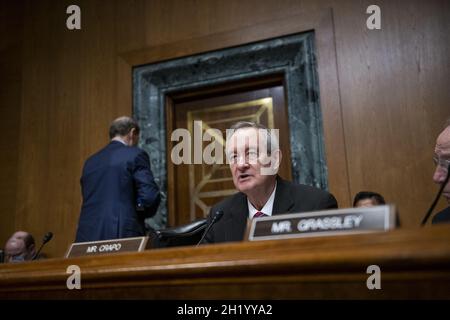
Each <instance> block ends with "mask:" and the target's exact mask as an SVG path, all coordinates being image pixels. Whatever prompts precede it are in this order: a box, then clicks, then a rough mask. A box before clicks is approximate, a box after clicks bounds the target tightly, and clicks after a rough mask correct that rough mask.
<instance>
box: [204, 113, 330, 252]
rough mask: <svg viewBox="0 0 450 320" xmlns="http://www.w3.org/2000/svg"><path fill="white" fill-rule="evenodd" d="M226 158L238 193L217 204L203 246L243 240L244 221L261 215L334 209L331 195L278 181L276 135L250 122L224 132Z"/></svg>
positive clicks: (236, 125)
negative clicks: (218, 216)
mask: <svg viewBox="0 0 450 320" xmlns="http://www.w3.org/2000/svg"><path fill="white" fill-rule="evenodd" d="M226 154H227V159H228V161H229V163H230V169H231V174H232V176H233V183H234V185H235V187H236V189H237V190H238V191H239V192H238V193H236V194H234V195H232V196H230V197H228V198H226V199H225V200H223V201H221V202H219V203H218V204H216V205H215V206H214V207H213V208H212V209H211V212H210V215H209V221H211V219H212V217H213V215H214V214H215V213H216V212H217V211H220V210H222V211H223V212H224V214H223V217H222V218H221V219H220V220H218V222H216V223H215V224H214V225H213V226H212V227H211V229H210V231H209V232H208V234H207V235H206V237H205V240H204V243H218V242H228V241H241V240H243V237H244V233H245V228H246V225H247V220H248V219H252V218H255V217H256V218H257V217H260V216H271V215H275V214H283V213H289V212H291V213H298V212H305V211H315V210H324V209H331V208H337V202H336V199H335V198H334V197H333V195H331V194H330V193H328V192H326V191H323V190H320V189H317V188H314V187H310V186H306V185H296V184H293V183H290V182H288V181H285V180H283V179H281V178H280V177H279V176H278V175H277V172H278V168H279V165H280V162H281V150H280V149H279V146H278V139H277V137H276V135H274V134H273V132H272V133H271V132H270V130H268V129H267V128H266V127H264V126H262V125H260V124H255V123H253V122H238V123H236V124H235V125H233V126H232V128H231V130H229V131H228V132H227V143H226Z"/></svg>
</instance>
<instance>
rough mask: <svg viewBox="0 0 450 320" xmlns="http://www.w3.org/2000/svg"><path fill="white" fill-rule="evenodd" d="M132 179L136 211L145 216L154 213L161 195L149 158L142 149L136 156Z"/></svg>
mask: <svg viewBox="0 0 450 320" xmlns="http://www.w3.org/2000/svg"><path fill="white" fill-rule="evenodd" d="M133 179H134V185H135V189H136V207H137V208H138V211H141V212H143V214H144V216H145V217H147V218H148V217H151V216H153V215H155V213H156V210H157V209H158V206H159V203H160V201H161V196H160V193H159V188H158V186H157V185H156V183H155V179H154V177H153V173H152V171H151V170H150V159H149V157H148V154H147V153H146V152H145V151H144V150H141V152H139V153H138V155H137V156H136V159H135V166H134V171H133Z"/></svg>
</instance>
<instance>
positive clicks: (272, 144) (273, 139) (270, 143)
mask: <svg viewBox="0 0 450 320" xmlns="http://www.w3.org/2000/svg"><path fill="white" fill-rule="evenodd" d="M245 128H253V129H257V130H264V131H265V132H267V153H268V154H269V155H270V154H271V151H276V150H279V149H280V147H279V143H278V137H277V136H276V135H275V134H272V133H271V129H269V128H267V127H266V126H265V125H263V124H261V123H256V122H251V121H239V122H236V123H235V124H233V125H232V126H231V128H230V129H229V130H227V140H229V139H230V138H231V136H232V135H233V134H234V133H235V132H236V131H237V130H239V129H245ZM272 148H273V149H272Z"/></svg>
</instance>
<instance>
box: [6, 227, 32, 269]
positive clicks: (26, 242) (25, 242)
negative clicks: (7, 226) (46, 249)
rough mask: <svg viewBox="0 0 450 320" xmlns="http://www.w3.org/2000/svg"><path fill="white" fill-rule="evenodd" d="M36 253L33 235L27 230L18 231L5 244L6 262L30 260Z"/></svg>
mask: <svg viewBox="0 0 450 320" xmlns="http://www.w3.org/2000/svg"><path fill="white" fill-rule="evenodd" d="M35 255H36V245H35V241H34V238H33V236H32V235H31V234H30V233H28V232H26V231H17V232H15V233H14V234H13V235H12V236H11V238H9V239H8V241H7V242H6V244H5V258H4V262H23V261H29V260H32V259H33V258H34V256H35Z"/></svg>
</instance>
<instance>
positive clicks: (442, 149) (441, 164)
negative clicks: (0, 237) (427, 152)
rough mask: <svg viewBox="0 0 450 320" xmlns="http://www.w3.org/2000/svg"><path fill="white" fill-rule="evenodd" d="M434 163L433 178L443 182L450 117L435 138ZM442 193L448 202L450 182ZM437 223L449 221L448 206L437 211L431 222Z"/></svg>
mask: <svg viewBox="0 0 450 320" xmlns="http://www.w3.org/2000/svg"><path fill="white" fill-rule="evenodd" d="M433 159H434V163H435V165H436V170H435V171H434V175H433V180H434V182H435V183H437V184H443V183H444V181H445V178H446V177H447V174H448V168H449V165H450V119H449V120H448V121H447V127H446V128H445V129H444V131H442V132H441V134H440V135H439V136H438V138H437V140H436V146H435V148H434V158H433ZM442 195H443V196H444V198H446V199H447V202H448V203H449V204H450V182H448V183H447V185H446V186H445V187H444V190H443V191H442ZM431 223H432V224H437V223H450V207H447V208H445V209H444V210H442V211H441V212H438V213H437V214H436V215H435V216H434V218H433V220H432V222H431Z"/></svg>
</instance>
